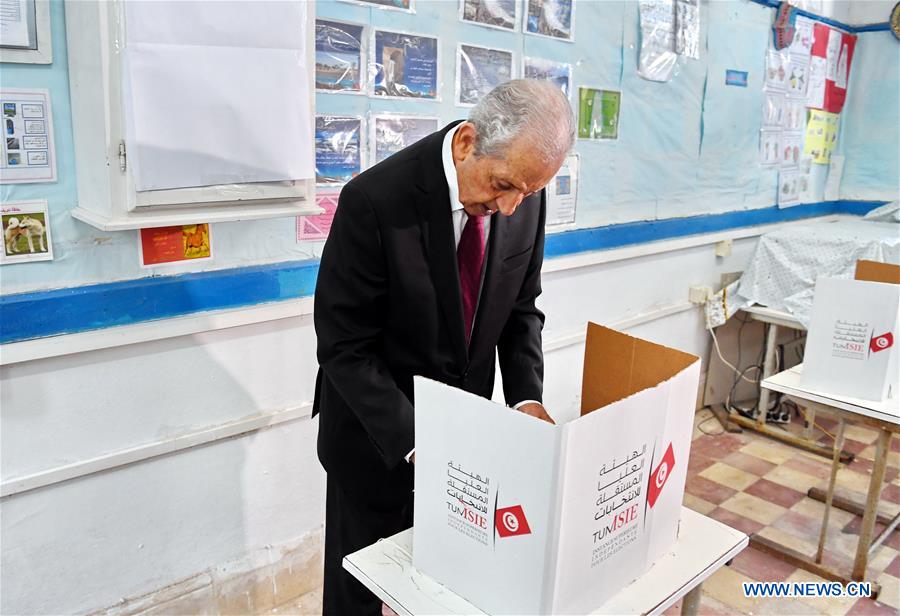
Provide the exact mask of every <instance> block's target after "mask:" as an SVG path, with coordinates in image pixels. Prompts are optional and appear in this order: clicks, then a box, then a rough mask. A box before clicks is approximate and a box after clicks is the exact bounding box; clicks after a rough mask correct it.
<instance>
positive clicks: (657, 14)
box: [638, 0, 678, 82]
mask: <svg viewBox="0 0 900 616" xmlns="http://www.w3.org/2000/svg"><path fill="white" fill-rule="evenodd" d="M638 11H639V14H640V18H641V32H640V34H641V37H640V39H641V49H640V53H639V54H638V75H640V76H641V77H643V78H644V79H647V80H649V81H660V82H664V81H669V79H671V78H672V73H673V72H674V70H675V64H676V63H677V61H678V55H677V54H676V53H675V9H674V0H641V2H639V3H638Z"/></svg>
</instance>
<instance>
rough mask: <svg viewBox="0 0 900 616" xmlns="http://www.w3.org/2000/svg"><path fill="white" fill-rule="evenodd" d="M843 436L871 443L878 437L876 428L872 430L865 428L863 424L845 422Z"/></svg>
mask: <svg viewBox="0 0 900 616" xmlns="http://www.w3.org/2000/svg"><path fill="white" fill-rule="evenodd" d="M844 438H849V439H853V440H854V441H859V442H860V443H869V444H871V443H874V442H875V440H876V439H877V438H878V430H873V429H872V428H867V427H865V426H857V425H854V424H847V425H846V426H845V427H844Z"/></svg>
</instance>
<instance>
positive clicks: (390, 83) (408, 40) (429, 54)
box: [370, 30, 439, 100]
mask: <svg viewBox="0 0 900 616" xmlns="http://www.w3.org/2000/svg"><path fill="white" fill-rule="evenodd" d="M373 41H374V42H373V44H372V46H371V49H372V59H371V63H372V69H371V70H370V72H371V73H372V74H373V75H374V79H373V95H374V96H384V97H393V98H420V99H431V100H437V99H438V66H439V65H438V40H437V39H436V38H434V37H430V36H421V35H418V34H409V33H406V32H388V31H386V30H375V32H374V33H373Z"/></svg>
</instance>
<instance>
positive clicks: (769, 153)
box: [759, 128, 781, 167]
mask: <svg viewBox="0 0 900 616" xmlns="http://www.w3.org/2000/svg"><path fill="white" fill-rule="evenodd" d="M780 152H781V130H780V129H778V128H764V129H762V130H760V131H759V164H760V165H762V166H763V167H774V166H775V165H777V164H778V161H779V160H780V158H779V153H780Z"/></svg>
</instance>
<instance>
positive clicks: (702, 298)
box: [688, 285, 713, 304]
mask: <svg viewBox="0 0 900 616" xmlns="http://www.w3.org/2000/svg"><path fill="white" fill-rule="evenodd" d="M712 294H713V292H712V288H711V287H708V286H706V285H695V286H693V287H691V288H690V292H689V293H688V298H689V299H690V301H691V303H692V304H705V303H706V300H708V299H709V298H710V297H712Z"/></svg>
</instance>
